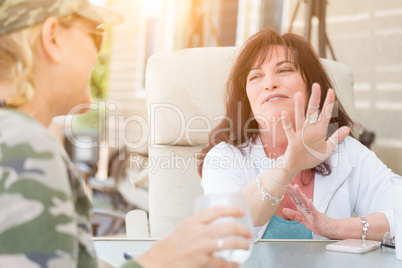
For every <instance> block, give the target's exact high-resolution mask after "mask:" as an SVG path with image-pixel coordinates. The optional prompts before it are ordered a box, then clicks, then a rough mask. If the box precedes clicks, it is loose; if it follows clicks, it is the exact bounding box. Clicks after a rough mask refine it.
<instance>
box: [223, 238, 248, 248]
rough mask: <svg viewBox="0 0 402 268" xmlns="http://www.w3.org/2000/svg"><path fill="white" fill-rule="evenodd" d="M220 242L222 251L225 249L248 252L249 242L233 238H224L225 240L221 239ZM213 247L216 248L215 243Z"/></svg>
mask: <svg viewBox="0 0 402 268" xmlns="http://www.w3.org/2000/svg"><path fill="white" fill-rule="evenodd" d="M222 240H223V246H222V250H227V249H244V250H248V249H249V248H250V242H249V240H245V239H240V238H235V237H225V238H222ZM215 247H216V243H215Z"/></svg>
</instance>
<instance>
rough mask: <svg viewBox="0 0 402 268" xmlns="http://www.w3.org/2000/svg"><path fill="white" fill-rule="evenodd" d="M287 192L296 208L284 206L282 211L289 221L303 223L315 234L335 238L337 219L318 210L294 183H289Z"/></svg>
mask: <svg viewBox="0 0 402 268" xmlns="http://www.w3.org/2000/svg"><path fill="white" fill-rule="evenodd" d="M286 192H287V194H288V195H289V197H290V199H291V200H292V202H293V203H294V204H295V206H296V210H293V209H290V208H284V209H283V210H282V213H283V214H284V215H285V216H286V217H288V218H289V219H290V220H291V221H297V222H300V223H301V224H303V225H305V226H306V227H307V229H309V230H310V231H312V232H313V233H315V234H318V235H320V236H322V237H326V238H329V239H337V238H338V237H337V235H336V232H337V230H338V220H336V219H333V218H330V217H328V216H326V215H324V214H323V213H321V212H319V211H318V210H317V209H316V208H315V206H314V205H313V201H312V200H311V199H308V198H307V197H306V195H305V194H304V193H303V192H302V191H301V190H300V187H299V186H298V185H297V184H296V185H294V186H292V185H289V186H288V188H287V190H286Z"/></svg>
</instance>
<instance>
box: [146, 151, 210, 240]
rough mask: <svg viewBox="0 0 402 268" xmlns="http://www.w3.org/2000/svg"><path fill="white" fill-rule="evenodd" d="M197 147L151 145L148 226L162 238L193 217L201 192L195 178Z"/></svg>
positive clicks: (199, 180)
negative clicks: (196, 199)
mask: <svg viewBox="0 0 402 268" xmlns="http://www.w3.org/2000/svg"><path fill="white" fill-rule="evenodd" d="M199 151H200V149H199V148H196V147H182V146H173V147H171V146H154V147H151V148H150V150H149V155H150V158H149V160H150V163H149V164H150V166H149V190H150V192H149V225H150V231H151V237H153V238H161V237H164V236H166V235H167V234H169V233H170V232H171V231H173V230H174V229H175V228H176V227H177V225H178V224H179V223H180V222H181V221H182V220H184V219H185V218H187V217H188V216H190V215H192V214H193V209H194V201H195V198H196V197H197V196H199V195H202V194H203V193H204V191H203V189H202V187H201V179H200V177H199V176H198V173H197V168H196V160H195V157H196V155H197V153H198V152H199Z"/></svg>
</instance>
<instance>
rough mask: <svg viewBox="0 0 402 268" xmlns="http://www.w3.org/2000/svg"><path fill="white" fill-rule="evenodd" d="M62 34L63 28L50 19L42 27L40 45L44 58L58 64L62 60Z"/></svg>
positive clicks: (57, 22) (53, 19)
mask: <svg viewBox="0 0 402 268" xmlns="http://www.w3.org/2000/svg"><path fill="white" fill-rule="evenodd" d="M62 34H63V27H62V26H61V25H60V23H59V21H58V20H57V19H56V18H54V17H50V18H48V19H47V20H45V22H44V23H43V25H42V32H41V35H40V44H41V46H42V50H43V53H44V54H45V55H46V57H47V58H48V59H49V60H50V61H52V62H54V63H60V62H61V59H62V41H63V38H62Z"/></svg>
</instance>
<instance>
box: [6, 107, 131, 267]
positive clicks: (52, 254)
mask: <svg viewBox="0 0 402 268" xmlns="http://www.w3.org/2000/svg"><path fill="white" fill-rule="evenodd" d="M90 210H91V203H90V201H89V199H88V198H87V196H86V195H85V193H84V188H83V184H82V181H81V177H80V174H79V172H78V170H77V169H76V168H75V166H74V165H73V164H72V162H71V161H70V159H69V157H68V155H67V154H66V152H65V151H64V149H63V147H62V146H61V145H60V143H59V142H58V141H57V140H56V139H55V138H54V137H53V136H52V134H51V133H50V132H49V131H48V130H47V129H46V128H45V127H44V126H42V125H41V124H39V123H38V122H37V121H35V120H34V119H32V118H31V117H29V116H27V115H25V114H22V113H19V112H17V111H13V110H8V109H0V267H42V268H44V267H49V268H50V267H85V268H90V267H97V260H96V255H95V251H94V247H93V244H92V234H91V221H90ZM127 264H132V265H127ZM127 264H126V265H125V267H138V266H137V265H136V264H134V262H130V263H127Z"/></svg>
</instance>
